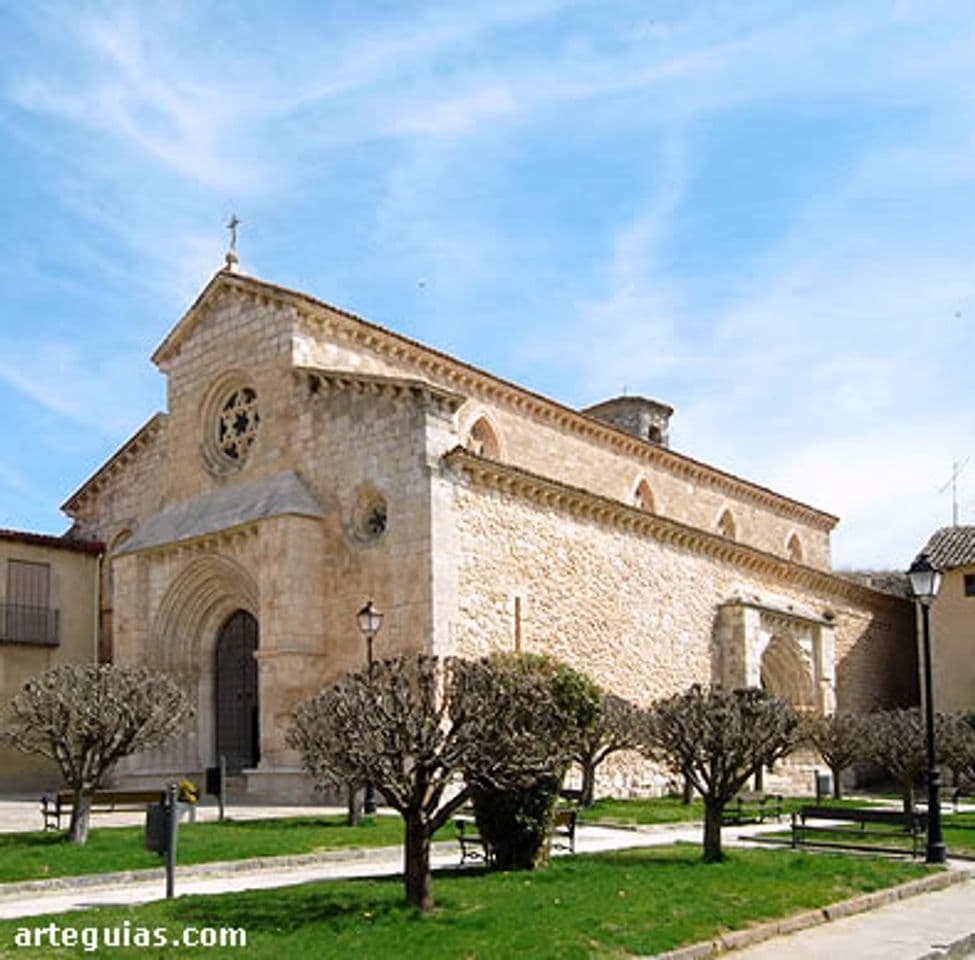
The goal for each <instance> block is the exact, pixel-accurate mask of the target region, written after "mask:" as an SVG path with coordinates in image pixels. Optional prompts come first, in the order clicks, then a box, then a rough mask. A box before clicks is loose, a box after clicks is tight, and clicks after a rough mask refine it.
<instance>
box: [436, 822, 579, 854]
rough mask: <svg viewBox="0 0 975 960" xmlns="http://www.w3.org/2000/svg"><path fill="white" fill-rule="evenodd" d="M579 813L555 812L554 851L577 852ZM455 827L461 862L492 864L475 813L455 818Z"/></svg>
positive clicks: (553, 828)
mask: <svg viewBox="0 0 975 960" xmlns="http://www.w3.org/2000/svg"><path fill="white" fill-rule="evenodd" d="M577 820H578V812H577V811H576V810H571V809H563V810H556V811H555V819H554V821H553V824H552V849H553V850H568V851H569V853H575V852H576V822H577ZM454 827H455V828H456V830H457V842H458V843H459V844H460V862H461V864H464V863H466V862H467V861H468V860H475V861H479V862H481V863H485V864H490V863H491V860H492V853H491V850H490V847H489V845H488V844H486V843H485V842H484V838H483V837H482V836H481V835H480V834H479V833H478V830H477V821H476V820H475V819H474V814H473V812H465V813H461V814H459V815H458V816H456V817H454Z"/></svg>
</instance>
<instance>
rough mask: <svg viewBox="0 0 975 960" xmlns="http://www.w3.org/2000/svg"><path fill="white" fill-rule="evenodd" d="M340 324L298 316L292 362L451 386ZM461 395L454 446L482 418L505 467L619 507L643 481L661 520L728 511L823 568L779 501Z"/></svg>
mask: <svg viewBox="0 0 975 960" xmlns="http://www.w3.org/2000/svg"><path fill="white" fill-rule="evenodd" d="M346 323H348V321H347V320H343V319H341V318H338V317H337V315H335V314H333V313H332V312H331V311H330V310H328V309H327V308H325V307H322V308H320V309H318V310H316V311H315V313H314V315H313V316H310V315H302V316H301V317H300V319H299V324H298V332H297V333H296V334H295V338H294V340H293V357H294V362H295V363H296V364H306V365H321V366H322V367H325V368H330V369H341V370H356V371H361V372H364V373H373V374H381V375H392V376H397V375H398V376H410V377H418V378H422V379H426V380H429V381H430V382H432V383H435V384H438V385H440V386H444V387H448V388H456V385H455V384H453V383H452V381H451V380H450V379H449V378H448V377H445V376H443V375H439V376H438V375H437V373H436V372H433V371H431V370H429V369H426V368H425V367H424V366H423V365H422V364H421V363H419V362H418V360H417V357H416V356H414V355H413V353H411V352H410V351H405V350H404V351H400V352H399V353H398V354H397V356H396V358H395V359H391V358H390V356H389V355H388V353H387V352H384V351H383V350H381V349H378V348H377V347H375V346H370V345H369V343H368V342H367V343H366V344H365V345H363V344H361V343H355V344H349V343H345V342H343V339H342V336H341V332H342V327H343V324H346ZM376 342H378V340H377V341H376ZM463 392H464V393H465V394H468V395H469V396H470V400H469V401H468V403H467V404H466V405H465V407H464V408H463V409H462V410H461V412H460V416H459V420H458V428H459V435H460V437H461V440H463V439H464V437H465V435H466V431H467V429H469V427H470V426H471V425H472V424H473V423H474V422H475V421H476V419H477V418H478V417H480V416H481V415H484V414H487V415H488V416H489V418H490V420H491V421H492V423H493V424H494V425H495V426H496V427H497V428H498V431H499V433H500V437H499V439H500V441H501V446H502V450H503V451H504V457H503V459H505V460H506V461H507V462H510V463H514V464H517V465H518V466H520V467H522V468H524V469H526V470H531V471H533V472H535V473H539V474H542V475H544V476H547V477H552V478H553V479H557V480H561V481H562V482H564V483H571V484H573V485H575V486H578V487H584V488H586V489H588V490H591V491H593V492H596V493H600V494H602V495H603V496H608V497H612V498H614V499H617V500H622V501H623V502H624V503H632V502H633V494H634V491H635V490H636V487H637V484H638V483H639V482H640V480H641V479H644V478H645V479H646V480H647V482H648V484H649V486H650V488H651V490H652V493H653V497H654V501H655V508H656V512H658V513H660V514H663V515H664V516H668V517H673V518H674V519H676V520H680V521H681V522H683V523H688V524H691V525H694V526H698V527H701V528H702V529H705V530H714V529H715V528H716V525H717V522H718V518H719V516H720V515H721V513H722V511H723V510H724V509H726V508H728V509H730V510H731V512H732V515H733V516H734V520H735V523H736V525H737V539H738V540H740V541H742V542H744V543H748V544H751V545H752V546H755V547H758V548H759V549H761V550H766V551H767V552H769V553H773V554H775V555H777V556H782V557H785V556H788V547H787V544H788V542H789V539H790V537H791V536H792V535H793V534H796V535H797V536H798V537H799V540H800V541H801V544H802V548H803V552H804V561H803V562H805V563H807V564H809V565H810V566H813V567H817V568H819V569H829V565H830V554H829V533H828V530H824V529H822V528H821V527H817V526H816V525H814V524H812V523H810V522H807V521H804V520H803V519H801V518H799V517H796V516H793V515H791V514H790V512H789V509H788V508H787V507H786V505H785V503H784V501H780V503H779V506H778V507H776V506H773V505H770V504H769V503H767V502H766V503H759V502H756V500H755V499H754V498H752V497H749V496H745V495H742V494H740V493H737V492H734V491H732V490H729V489H726V488H725V484H724V481H723V480H721V478H719V477H717V476H716V475H715V476H713V477H712V479H711V481H708V480H697V481H691V480H688V479H687V478H686V477H685V476H683V475H682V473H681V472H680V471H679V470H676V469H675V468H674V467H673V466H670V465H668V461H667V460H666V459H665V457H666V454H664V455H661V451H660V450H659V449H658V448H657V447H656V445H654V444H649V443H647V444H646V445H645V446H644V448H643V450H642V454H641V455H637V454H630V453H621V452H618V451H616V450H614V449H612V448H611V445H609V444H608V443H606V442H605V441H599V440H597V439H594V438H593V437H592V436H582V435H578V434H576V433H572V432H569V431H566V430H565V429H564V428H562V427H559V426H553V425H552V424H550V423H548V422H546V421H545V420H544V419H542V418H540V417H538V416H533V415H530V414H528V413H525V412H523V411H522V410H519V409H515V408H514V407H513V406H511V405H509V404H505V403H504V402H503V401H500V400H498V399H496V398H492V397H489V396H488V395H487V392H486V391H485V390H483V389H481V388H479V386H478V385H477V383H471V384H465V385H464V387H463ZM495 393H496V391H495ZM664 399H666V398H664ZM679 415H680V411H678V412H677V416H678V417H679ZM662 456H663V457H664V459H662Z"/></svg>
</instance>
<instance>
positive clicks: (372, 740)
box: [287, 655, 475, 911]
mask: <svg viewBox="0 0 975 960" xmlns="http://www.w3.org/2000/svg"><path fill="white" fill-rule="evenodd" d="M462 667H463V661H460V660H455V659H447V660H439V659H438V658H437V657H431V656H423V655H420V656H415V657H397V658H394V659H390V660H381V661H377V662H376V663H374V664H373V671H372V676H371V678H370V675H369V673H368V672H366V671H360V672H357V673H350V674H347V675H346V676H345V677H343V678H342V679H341V680H339V681H338V682H337V683H336V684H334V685H333V686H331V687H329V688H327V689H325V690H322V691H321V692H320V693H319V694H318V695H317V696H315V697H313V698H312V699H311V700H307V701H305V702H304V703H302V704H301V705H300V706H299V707H298V708H297V710H296V711H295V715H294V723H293V725H292V726H291V728H290V730H289V732H288V736H287V741H288V744H289V745H290V746H292V747H294V748H295V749H297V750H298V751H299V753H300V754H301V758H302V762H303V763H304V765H305V767H307V769H308V770H309V771H310V772H311V773H312V775H313V776H314V777H315V778H316V780H318V781H319V782H320V783H323V784H333V785H341V784H348V783H367V782H371V783H373V784H374V785H375V786H376V788H377V789H378V790H379V791H381V793H382V794H383V797H384V798H385V801H386V803H388V804H389V805H390V806H391V807H393V809H395V810H396V811H397V812H398V813H399V814H400V816H401V817H402V818H403V821H404V825H405V843H404V871H403V872H404V884H405V888H406V900H407V903H409V904H410V905H411V906H414V907H416V908H418V909H420V910H423V911H429V910H431V909H433V891H432V879H431V875H430V840H431V837H432V836H433V834H434V833H435V832H436V831H437V830H438V829H440V827H442V826H443V825H444V824H445V823H446V822H447V820H448V819H449V818H450V816H451V815H452V814H453V813H454V811H455V810H457V809H458V808H459V807H460V806H461V805H462V804H463V803H464V802H465V801H466V799H467V791H466V790H463V791H461V792H459V793H456V794H454V795H453V796H451V797H449V798H448V799H444V794H445V792H446V790H447V787H448V786H449V785H450V784H451V782H452V781H453V780H454V779H455V777H456V775H457V774H458V773H459V772H460V771H461V770H462V769H463V765H464V761H465V760H466V759H467V757H468V755H469V752H470V740H471V736H472V733H473V731H472V722H471V721H472V716H471V713H470V711H469V709H468V707H473V706H475V705H474V704H468V703H467V702H466V701H465V697H464V694H463V692H460V693H459V692H458V677H457V671H458V670H459V669H462Z"/></svg>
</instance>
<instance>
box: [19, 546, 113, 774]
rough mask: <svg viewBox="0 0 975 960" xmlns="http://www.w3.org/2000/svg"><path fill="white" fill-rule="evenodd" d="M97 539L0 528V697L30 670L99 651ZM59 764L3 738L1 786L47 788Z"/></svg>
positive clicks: (83, 659) (86, 658)
mask: <svg viewBox="0 0 975 960" xmlns="http://www.w3.org/2000/svg"><path fill="white" fill-rule="evenodd" d="M102 552H103V548H102V545H101V544H100V543H92V542H86V541H81V540H77V539H75V540H70V539H66V538H64V537H49V536H44V535H41V534H35V533H24V532H21V531H14V530H0V704H5V703H7V702H8V701H9V700H10V699H11V698H12V697H13V696H14V695H15V694H16V693H17V691H18V690H20V689H21V687H22V686H23V685H24V682H25V681H26V680H28V679H29V678H30V677H33V676H36V675H37V674H39V673H43V672H44V671H45V670H47V669H49V668H51V667H54V666H57V665H58V664H62V663H92V662H95V661H96V660H97V658H98V650H97V640H96V638H97V636H98V622H99V596H100V593H101V591H100V586H99V577H100V566H101V556H102ZM59 780H60V774H59V773H58V770H57V768H56V767H55V766H54V765H53V764H51V763H48V762H46V761H44V760H42V759H40V758H38V757H31V756H26V755H25V754H22V753H18V752H17V751H15V750H12V749H10V748H9V747H3V746H0V790H4V791H18V792H19V791H25V790H34V789H43V788H49V787H50V786H52V785H56V784H57V783H58V782H59Z"/></svg>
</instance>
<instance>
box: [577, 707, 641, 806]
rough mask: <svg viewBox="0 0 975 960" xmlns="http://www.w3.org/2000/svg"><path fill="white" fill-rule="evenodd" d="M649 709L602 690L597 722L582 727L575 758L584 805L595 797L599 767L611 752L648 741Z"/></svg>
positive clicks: (582, 804)
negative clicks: (583, 728)
mask: <svg viewBox="0 0 975 960" xmlns="http://www.w3.org/2000/svg"><path fill="white" fill-rule="evenodd" d="M646 725H647V713H646V711H645V710H643V709H641V708H640V707H638V706H637V705H636V704H635V703H632V702H631V701H629V700H625V699H624V698H623V697H619V696H617V695H616V694H615V693H609V692H607V691H602V692H601V694H600V709H599V714H598V716H597V717H596V719H595V722H594V723H593V724H592V725H591V726H590V727H589V729H588V730H584V731H582V733H581V735H580V738H579V747H578V749H577V750H576V752H575V755H574V756H573V759H574V760H575V761H576V763H578V764H579V766H580V767H581V769H582V796H581V798H580V801H579V802H580V805H581V806H583V807H590V806H592V804H593V801H594V800H595V793H596V770H597V769H598V767H599V765H600V764H601V763H602V762H603V761H604V760H605V759H606V758H607V757H609V756H610V755H612V754H614V753H618V752H619V751H621V750H639V749H640V748H641V747H642V746H643V745H644V743H645V742H646Z"/></svg>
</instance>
